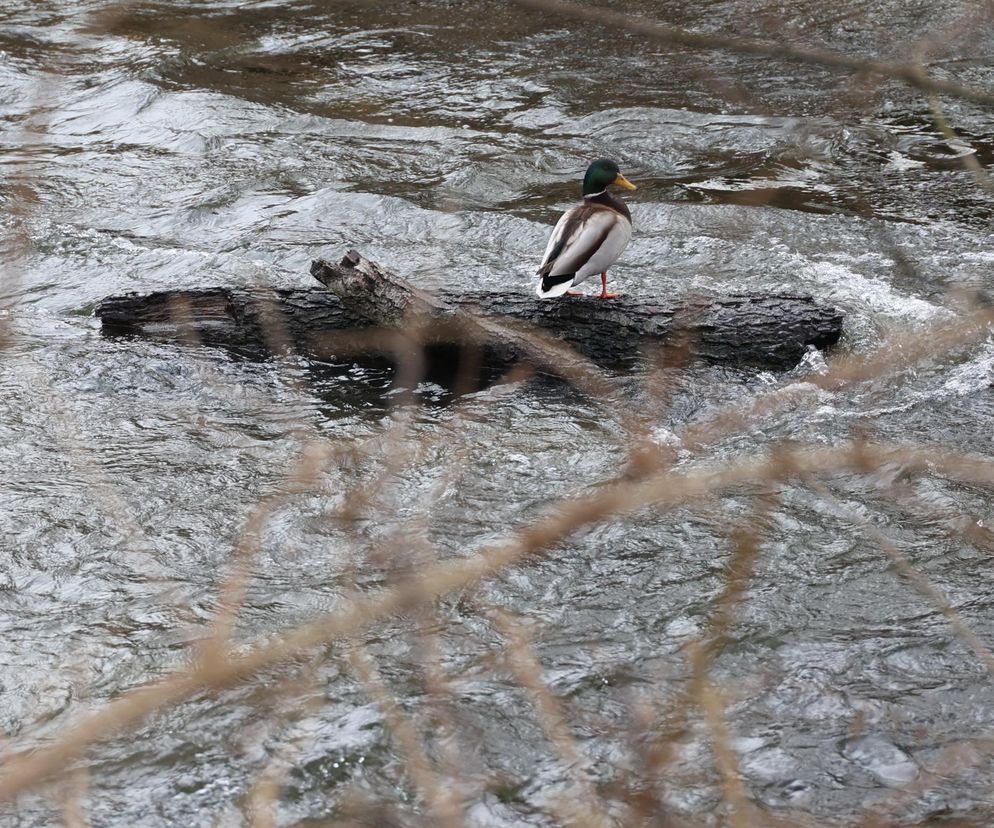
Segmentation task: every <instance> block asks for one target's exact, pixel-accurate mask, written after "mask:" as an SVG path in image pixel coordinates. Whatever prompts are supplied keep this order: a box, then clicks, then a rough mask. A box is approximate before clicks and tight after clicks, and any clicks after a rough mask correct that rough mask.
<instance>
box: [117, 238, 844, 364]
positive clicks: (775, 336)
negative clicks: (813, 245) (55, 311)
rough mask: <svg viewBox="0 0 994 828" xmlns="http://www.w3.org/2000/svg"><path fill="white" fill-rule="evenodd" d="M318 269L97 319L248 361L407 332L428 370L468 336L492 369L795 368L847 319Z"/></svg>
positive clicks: (787, 306) (776, 304) (337, 354)
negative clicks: (419, 345) (648, 363)
mask: <svg viewBox="0 0 994 828" xmlns="http://www.w3.org/2000/svg"><path fill="white" fill-rule="evenodd" d="M311 272H312V274H313V275H314V276H315V277H316V278H317V279H318V280H319V281H321V282H322V283H323V284H324V285H326V286H327V288H329V289H330V290H327V289H325V288H311V289H300V290H263V289H247V288H212V289H206V290H194V291H188V290H187V291H164V292H159V293H151V294H144V295H140V294H127V295H123V296H113V297H110V298H108V299H105V300H104V301H103V302H102V303H101V304H100V306H99V307H98V309H97V316H99V317H100V319H101V322H102V326H103V330H104V331H105V332H106V333H108V334H112V335H137V336H142V337H148V338H154V339H160V340H172V341H184V342H198V343H202V344H205V345H212V346H219V347H223V348H225V349H227V350H229V351H231V352H233V353H235V354H238V355H241V356H244V357H248V358H260V357H265V356H267V355H269V354H272V353H278V352H281V351H287V350H293V351H297V352H300V353H304V354H307V355H311V356H315V357H317V358H322V359H329V360H335V359H351V358H353V357H355V356H356V355H357V354H361V355H362V356H365V357H369V358H374V359H385V360H386V361H388V362H392V361H396V358H397V356H396V352H397V348H398V343H397V339H396V338H395V337H392V336H391V331H394V332H397V331H400V332H402V333H403V334H405V335H407V336H409V337H412V338H417V339H419V340H421V341H422V342H425V343H427V344H428V346H429V353H428V355H427V357H428V362H429V363H430V362H432V361H433V360H442V361H446V360H448V361H451V360H452V359H453V358H454V356H453V354H454V353H455V351H458V350H459V349H458V347H456V348H455V351H454V350H453V347H454V343H465V342H467V341H471V342H474V343H476V345H477V346H479V348H480V349H481V352H480V354H481V358H482V362H483V364H484V365H485V366H490V367H493V368H499V367H501V366H506V365H507V364H508V363H510V362H513V361H516V360H518V359H524V360H526V361H530V362H533V363H535V364H537V365H538V366H539V367H543V366H550V365H551V366H553V367H554V366H555V365H556V364H560V363H564V364H565V367H567V368H575V367H576V365H571V364H569V363H570V361H571V357H570V356H569V351H568V350H567V349H566V348H563V347H557V345H556V342H557V341H558V342H560V343H562V344H563V345H568V346H569V347H570V349H575V351H576V352H578V353H579V354H580V355H582V356H583V357H586V358H587V359H589V360H591V361H593V362H595V363H597V364H598V365H602V366H610V367H623V366H627V365H631V364H633V363H634V362H636V361H637V360H638V359H639V357H640V355H641V354H642V353H643V352H644V349H645V348H646V347H649V348H651V347H652V346H654V345H664V344H668V343H672V342H673V341H674V340H675V339H676V338H679V339H680V340H681V341H683V342H685V343H686V346H687V347H688V348H689V350H690V351H691V352H692V353H693V354H696V355H698V356H700V357H702V358H704V359H707V360H710V361H715V362H722V363H729V364H740V365H754V366H760V367H764V368H772V369H786V368H790V367H793V366H794V365H796V364H797V362H798V361H799V360H800V359H801V357H803V356H804V354H805V352H806V351H807V350H808V348H809V347H811V346H813V347H816V348H819V349H824V348H827V347H830V346H831V345H833V344H835V342H836V341H837V340H838V338H839V336H840V334H841V331H842V319H843V314H842V312H841V311H839V310H837V309H836V308H833V307H830V306H825V305H821V304H819V303H818V302H816V301H815V300H814V299H812V298H811V297H808V296H799V295H785V294H777V295H769V296H759V295H727V296H722V297H718V298H709V299H703V298H695V299H694V300H691V301H684V302H667V303H661V302H658V301H650V302H646V301H643V300H638V299H634V298H628V297H620V298H617V299H611V300H604V301H602V300H600V299H595V298H586V297H564V298H562V299H558V300H553V301H540V300H538V299H535V298H534V297H531V296H527V295H523V294H494V293H460V294H455V293H450V292H444V291H443V292H440V293H438V294H429V293H426V292H424V291H421V290H418V289H417V288H415V287H413V286H412V285H411V284H409V283H408V282H406V281H405V280H404V279H402V278H400V277H398V276H396V275H394V274H391V273H389V272H387V271H385V270H383V269H382V268H380V267H379V266H377V265H375V264H374V263H372V262H369V261H368V260H366V259H364V258H363V257H362V256H360V255H359V254H358V253H354V252H350V253H349V255H347V256H346V257H345V258H344V259H343V260H342V262H341V263H339V264H331V263H329V262H326V261H324V260H320V259H319V260H317V261H315V262H314V263H313V265H312V267H311ZM331 291H334V293H333V292H331ZM336 294H337V295H336ZM531 331H534V332H536V333H539V334H542V336H536V335H535V334H534V333H532V332H531ZM352 334H356V336H355V337H354V338H353V339H352V340H351V341H350V339H349V336H351V335H352ZM580 361H582V360H580Z"/></svg>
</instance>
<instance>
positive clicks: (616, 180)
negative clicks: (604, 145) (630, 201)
mask: <svg viewBox="0 0 994 828" xmlns="http://www.w3.org/2000/svg"><path fill="white" fill-rule="evenodd" d="M612 184H617V185H618V186H619V187H624V188H625V189H626V190H634V189H635V185H634V184H632V182H631V181H629V180H628V179H627V178H625V177H624V176H623V175H622V174H621V170H620V169H618V165H617V163H616V162H614V161H612V160H611V159H610V158H598V159H597V160H596V161H593V162H591V164H590V166H589V167H587V174H586V175H585V176H583V194H584V195H594V194H595V193H602V192H604V191H605V190H606V189H607V188H608V187H610V186H611V185H612Z"/></svg>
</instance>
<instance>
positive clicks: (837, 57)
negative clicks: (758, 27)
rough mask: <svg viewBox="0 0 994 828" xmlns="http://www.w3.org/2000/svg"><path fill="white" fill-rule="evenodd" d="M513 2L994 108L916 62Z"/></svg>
mask: <svg viewBox="0 0 994 828" xmlns="http://www.w3.org/2000/svg"><path fill="white" fill-rule="evenodd" d="M515 2H516V3H518V4H520V5H522V6H528V7H529V8H533V9H537V10H539V11H544V12H549V13H550V14H557V15H562V16H564V17H572V18H575V19H579V20H586V21H588V22H590V23H595V24H597V25H601V26H608V27H611V28H618V29H626V30H627V31H630V32H635V33H637V34H641V35H645V36H646V37H651V38H653V39H654V40H661V41H663V42H666V43H673V44H675V45H678V46H687V47H689V48H692V49H707V50H719V51H726V52H737V53H739V54H744V55H758V56H761V57H770V58H777V59H780V60H789V61H793V62H795V63H806V64H811V65H814V66H824V67H826V68H829V69H837V70H839V71H844V72H857V73H862V74H866V75H877V76H879V77H884V78H891V79H892V80H899V81H902V82H904V83H906V84H908V85H909V86H913V87H915V88H916V89H920V90H921V91H922V92H926V93H929V94H941V95H951V96H952V97H955V98H962V99H964V100H967V101H973V102H974V103H981V104H988V105H991V104H994V92H988V91H987V90H985V89H979V88H977V87H974V86H965V85H964V84H960V83H955V82H953V81H946V80H939V79H938V78H933V77H930V76H928V75H926V74H924V73H923V72H922V70H921V67H920V66H919V65H918V64H917V63H889V62H886V61H879V60H867V59H865V58H858V57H853V56H851V55H846V54H842V53H841V52H834V51H831V50H830V49H818V48H815V47H813V46H793V45H789V44H786V43H772V42H769V41H763V40H753V39H750V38H743V37H735V36H733V35H722V34H700V33H698V32H691V31H689V30H687V29H681V28H679V27H676V26H667V25H665V24H663V23H654V22H652V21H649V20H642V19H640V18H638V17H633V16H631V15H628V14H622V13H620V12H614V11H610V10H608V9H604V8H600V7H593V6H578V5H576V4H574V3H565V2H562V0H515Z"/></svg>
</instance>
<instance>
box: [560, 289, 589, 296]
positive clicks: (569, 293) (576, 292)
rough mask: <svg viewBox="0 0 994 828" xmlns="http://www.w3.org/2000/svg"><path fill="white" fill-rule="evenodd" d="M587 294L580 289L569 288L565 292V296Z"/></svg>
mask: <svg viewBox="0 0 994 828" xmlns="http://www.w3.org/2000/svg"><path fill="white" fill-rule="evenodd" d="M586 295H587V294H586V293H581V292H580V291H578V290H567V291H566V293H564V294H563V296H586Z"/></svg>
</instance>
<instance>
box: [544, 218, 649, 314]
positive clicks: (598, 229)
mask: <svg viewBox="0 0 994 828" xmlns="http://www.w3.org/2000/svg"><path fill="white" fill-rule="evenodd" d="M631 237H632V225H631V222H630V221H628V219H627V218H625V217H624V216H623V215H621V214H620V213H618V212H617V211H615V210H612V209H610V208H609V207H604V206H601V205H599V204H589V203H583V204H578V205H577V206H576V207H573V208H572V209H571V210H569V211H567V212H566V213H564V214H563V216H562V218H560V219H559V222H558V224H556V227H555V229H554V230H553V231H552V238H550V239H549V244H548V245H547V246H546V248H545V257H544V258H543V259H542V264H541V265H540V266H539V268H538V275H539V276H541V277H542V281H541V285H540V287H539V295H543V296H544V295H558V293H559V292H562V291H565V290H566V289H568V287H569V286H571V285H573V284H576V283H577V282H580V281H582V280H583V279H586V278H587V277H588V276H590V275H591V274H593V273H600V272H602V271H604V270H607V268H609V267H610V266H611V265H612V264H614V262H615V260H616V259H617V258H618V256H620V255H621V252H622V251H623V250H624V249H625V247H626V245H627V244H628V241H629V239H631ZM567 283H569V284H567ZM561 285H566V286H565V287H562V288H561V290H559V291H557V292H556V293H555V294H550V293H549V291H553V290H555V289H556V287H557V286H561Z"/></svg>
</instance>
